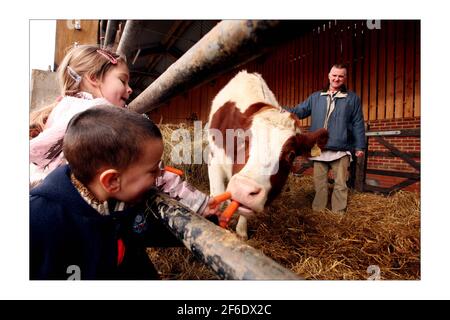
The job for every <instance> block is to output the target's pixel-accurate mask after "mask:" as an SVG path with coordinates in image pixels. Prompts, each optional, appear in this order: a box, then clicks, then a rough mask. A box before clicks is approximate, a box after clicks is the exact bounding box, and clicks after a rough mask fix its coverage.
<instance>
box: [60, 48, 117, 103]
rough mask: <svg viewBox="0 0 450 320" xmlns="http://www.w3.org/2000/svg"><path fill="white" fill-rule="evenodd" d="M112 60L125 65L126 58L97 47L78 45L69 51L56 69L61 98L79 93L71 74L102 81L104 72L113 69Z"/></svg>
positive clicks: (78, 86)
mask: <svg viewBox="0 0 450 320" xmlns="http://www.w3.org/2000/svg"><path fill="white" fill-rule="evenodd" d="M112 59H115V60H116V61H117V62H123V63H126V58H125V57H124V56H122V55H120V54H118V53H115V52H112V51H110V50H108V49H100V48H99V47H98V46H92V45H78V46H74V47H72V48H70V49H69V51H68V52H67V53H66V55H65V56H64V59H63V60H62V61H61V64H60V66H59V67H58V80H59V84H60V88H61V95H62V96H73V95H75V94H77V93H78V92H80V83H79V81H77V80H76V76H75V77H74V75H73V72H75V74H76V75H78V76H79V77H81V79H83V78H85V77H91V78H94V79H99V80H102V79H103V77H104V75H105V74H106V72H108V70H110V69H111V68H112V67H114V65H115V64H114V63H112Z"/></svg>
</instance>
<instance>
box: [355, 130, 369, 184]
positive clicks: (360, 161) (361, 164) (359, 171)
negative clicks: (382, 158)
mask: <svg viewBox="0 0 450 320" xmlns="http://www.w3.org/2000/svg"><path fill="white" fill-rule="evenodd" d="M365 127H366V128H365V131H366V132H367V131H369V125H368V124H366V125H365ZM368 152H369V138H368V137H367V136H366V150H365V151H364V155H363V156H362V157H359V158H358V157H355V158H356V165H355V171H354V175H355V177H354V188H355V190H356V191H358V192H364V185H365V183H366V168H367V158H368Z"/></svg>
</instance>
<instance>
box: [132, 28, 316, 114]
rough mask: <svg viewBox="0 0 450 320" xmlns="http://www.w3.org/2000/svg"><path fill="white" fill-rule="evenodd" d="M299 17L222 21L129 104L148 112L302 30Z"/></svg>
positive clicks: (296, 34)
mask: <svg viewBox="0 0 450 320" xmlns="http://www.w3.org/2000/svg"><path fill="white" fill-rule="evenodd" d="M309 25H310V23H304V22H302V21H300V20H296V21H289V20H282V21H268V20H224V21H222V22H220V23H218V24H217V25H216V26H215V27H214V28H213V29H212V30H211V31H210V32H208V33H207V34H206V35H205V36H204V37H203V38H202V39H200V41H198V42H197V43H196V44H195V45H194V46H193V47H191V48H190V49H189V50H188V51H187V52H186V53H185V54H184V55H183V56H182V57H181V58H180V59H178V60H177V61H176V62H175V63H173V64H172V65H171V66H170V67H169V68H168V69H167V70H166V71H165V72H164V73H163V74H162V75H161V76H160V77H159V78H158V79H156V80H155V81H154V82H153V83H152V84H151V85H150V86H149V87H148V88H146V89H145V90H144V91H143V92H142V93H141V94H140V95H139V96H138V97H136V99H134V100H133V101H132V102H131V103H130V105H129V107H130V109H132V110H135V111H137V112H141V113H144V112H149V111H151V110H153V109H155V108H157V107H158V106H159V105H161V104H162V103H164V102H165V101H167V100H168V99H170V98H171V97H173V96H175V95H177V94H180V93H183V92H185V91H187V90H188V89H191V88H193V87H195V86H197V85H201V84H203V83H205V82H207V81H210V80H211V79H214V78H215V77H217V76H219V75H221V74H224V73H226V72H228V71H230V70H232V69H233V68H235V67H237V66H239V65H242V64H245V63H247V62H248V61H250V60H252V59H254V58H256V57H258V56H260V55H262V54H264V53H265V52H267V51H268V50H270V49H271V48H273V47H274V46H276V45H279V44H281V43H283V42H286V41H287V40H290V39H292V38H294V37H295V36H298V35H299V33H301V32H305V28H307V26H309Z"/></svg>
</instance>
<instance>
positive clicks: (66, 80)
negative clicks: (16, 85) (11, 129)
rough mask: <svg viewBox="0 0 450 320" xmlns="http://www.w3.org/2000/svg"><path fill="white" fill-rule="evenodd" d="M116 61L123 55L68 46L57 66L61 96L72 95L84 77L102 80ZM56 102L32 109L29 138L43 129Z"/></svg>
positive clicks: (79, 46)
mask: <svg viewBox="0 0 450 320" xmlns="http://www.w3.org/2000/svg"><path fill="white" fill-rule="evenodd" d="M117 63H125V64H126V58H125V56H123V55H120V54H118V53H115V52H113V51H111V50H109V49H100V48H99V47H98V46H96V45H77V46H73V47H71V48H69V50H68V51H67V53H66V55H65V56H64V58H63V60H62V61H61V64H60V65H59V67H58V70H57V72H58V81H59V86H60V90H61V96H63V97H64V96H74V95H76V94H77V93H78V92H80V91H81V89H80V82H81V80H82V79H83V78H84V77H91V78H94V79H99V80H102V79H103V77H104V76H105V74H106V72H108V71H109V70H110V69H111V68H113V67H114V65H116V64H117ZM57 104H58V102H55V103H52V104H51V105H48V106H46V107H44V108H41V109H39V110H36V111H33V112H32V113H31V114H30V127H29V135H30V139H31V138H33V137H35V136H37V135H38V134H39V133H40V132H42V130H43V129H44V126H45V122H46V121H47V118H48V116H49V115H50V113H51V111H52V110H53V108H54V107H55V106H56V105H57Z"/></svg>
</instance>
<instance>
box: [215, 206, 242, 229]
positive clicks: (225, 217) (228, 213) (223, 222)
mask: <svg viewBox="0 0 450 320" xmlns="http://www.w3.org/2000/svg"><path fill="white" fill-rule="evenodd" d="M238 207H239V202H237V201H231V203H230V205H229V206H228V207H227V208H226V209H225V210H224V211H223V212H222V215H221V216H220V219H219V220H220V222H219V224H220V226H221V227H222V228H226V227H227V225H228V221H230V219H231V217H232V216H233V214H234V213H235V212H236V210H237V208H238Z"/></svg>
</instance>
